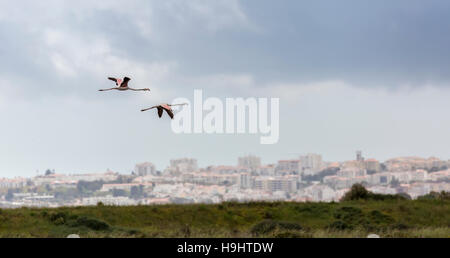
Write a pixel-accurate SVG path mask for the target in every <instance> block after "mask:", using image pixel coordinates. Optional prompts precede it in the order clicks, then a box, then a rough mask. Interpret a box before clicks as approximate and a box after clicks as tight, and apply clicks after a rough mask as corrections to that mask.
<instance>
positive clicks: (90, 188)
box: [77, 180, 104, 193]
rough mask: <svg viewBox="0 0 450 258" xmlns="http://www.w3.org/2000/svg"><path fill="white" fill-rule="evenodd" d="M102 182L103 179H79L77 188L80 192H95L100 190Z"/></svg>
mask: <svg viewBox="0 0 450 258" xmlns="http://www.w3.org/2000/svg"><path fill="white" fill-rule="evenodd" d="M103 184H104V182H103V180H96V181H92V182H90V181H84V180H80V181H78V183H77V189H78V191H79V192H80V193H86V192H95V191H98V190H100V189H101V188H102V186H103Z"/></svg>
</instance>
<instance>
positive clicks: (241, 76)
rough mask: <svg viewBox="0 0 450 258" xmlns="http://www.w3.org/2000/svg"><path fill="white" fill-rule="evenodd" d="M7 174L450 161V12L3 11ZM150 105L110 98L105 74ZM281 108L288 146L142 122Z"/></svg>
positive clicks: (252, 3) (186, 5)
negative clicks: (139, 166) (194, 104)
mask: <svg viewBox="0 0 450 258" xmlns="http://www.w3.org/2000/svg"><path fill="white" fill-rule="evenodd" d="M0 38H1V44H0V58H1V61H0V121H1V127H0V177H13V176H34V175H36V171H37V170H39V172H40V173H43V172H44V171H45V169H47V168H50V169H55V170H56V171H57V172H59V173H87V172H103V171H105V170H106V169H107V168H109V169H111V170H114V171H119V172H121V173H130V172H131V171H132V170H133V168H134V164H135V163H137V162H144V161H150V162H153V163H154V164H156V166H157V169H159V170H162V169H164V168H165V167H166V166H167V165H168V163H169V160H170V159H172V158H179V157H193V158H197V159H198V160H199V165H201V166H206V165H210V164H215V165H220V164H230V165H233V164H236V163H237V157H238V156H240V155H244V154H254V155H258V156H261V157H262V161H263V163H273V162H276V161H277V160H279V159H293V158H297V157H298V155H300V154H303V153H309V152H314V153H320V154H322V155H323V158H324V159H325V160H328V161H341V160H350V159H353V158H354V155H355V151H356V150H362V151H363V155H364V156H365V157H367V158H377V159H379V160H385V159H388V158H391V157H396V156H410V155H418V156H423V157H429V156H436V157H439V158H442V159H448V158H450V147H449V146H450V134H449V132H450V118H449V117H450V115H449V114H448V113H449V111H450V101H449V100H450V51H449V46H450V2H449V1H446V0H442V1H434V0H428V1H423V0H396V1H392V0H390V1H387V0H386V1H384V0H379V1H372V0H370V1H369V0H367V1H363V0H355V1H297V0H292V1H288V0H285V1H266V0H247V1H237V0H236V1H235V0H214V1H212V0H211V1H206V0H203V1H200V0H189V1H181V0H179V1H175V0H164V1H148V0H145V1H144V0H142V1H137V0H136V1H130V0H128V1H114V0H109V1H101V2H100V1H68V0H67V1H63V0H44V1H31V0H30V1H25V0H22V1H7V0H0ZM125 75H127V76H129V77H131V78H132V81H131V82H130V86H134V87H136V88H140V87H149V88H151V90H152V91H151V92H150V93H148V92H98V91H97V89H99V88H106V87H110V86H113V85H112V84H111V82H110V81H108V80H107V79H106V77H108V76H118V77H121V76H125ZM194 89H203V94H204V95H205V97H208V96H210V97H218V98H220V99H225V98H226V97H261V96H265V97H279V98H280V110H281V120H280V140H279V142H278V144H274V145H260V143H259V136H258V135H203V134H202V135H183V134H181V135H177V134H174V133H172V131H171V129H170V121H169V120H168V119H167V117H165V118H166V119H158V118H157V116H156V114H155V113H153V112H146V113H141V112H140V111H139V110H140V109H141V108H144V107H148V106H151V105H154V104H158V103H161V102H171V101H172V100H173V99H174V98H176V97H185V98H188V99H192V98H193V90H194Z"/></svg>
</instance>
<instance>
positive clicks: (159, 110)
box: [158, 107, 163, 118]
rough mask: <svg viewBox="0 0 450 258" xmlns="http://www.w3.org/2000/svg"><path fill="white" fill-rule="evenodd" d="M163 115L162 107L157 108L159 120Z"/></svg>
mask: <svg viewBox="0 0 450 258" xmlns="http://www.w3.org/2000/svg"><path fill="white" fill-rule="evenodd" d="M162 114H163V108H162V107H158V116H159V117H160V118H161V117H162Z"/></svg>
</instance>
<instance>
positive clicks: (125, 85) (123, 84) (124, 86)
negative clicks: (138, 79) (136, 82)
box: [99, 77, 150, 91]
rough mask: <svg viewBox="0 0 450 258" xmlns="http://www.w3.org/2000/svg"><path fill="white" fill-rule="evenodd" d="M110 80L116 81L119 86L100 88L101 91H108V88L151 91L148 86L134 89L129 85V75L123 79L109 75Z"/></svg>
mask: <svg viewBox="0 0 450 258" xmlns="http://www.w3.org/2000/svg"><path fill="white" fill-rule="evenodd" d="M108 79H109V80H111V81H114V82H115V83H116V85H117V86H119V87H115V88H110V89H100V90H99V91H107V90H121V91H124V90H134V91H150V89H148V88H144V89H133V88H130V87H128V82H129V81H130V80H131V79H130V78H128V77H123V79H118V78H113V77H108Z"/></svg>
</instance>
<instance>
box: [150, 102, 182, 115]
mask: <svg viewBox="0 0 450 258" xmlns="http://www.w3.org/2000/svg"><path fill="white" fill-rule="evenodd" d="M183 105H187V103H183V104H172V105H171V104H161V105H157V106H153V107H149V108H145V109H142V110H141V111H142V112H144V111H147V110H150V109H153V108H156V109H158V116H159V117H160V118H161V116H162V115H163V112H164V110H165V111H166V112H167V114H168V115H169V116H170V119H173V116H174V115H173V111H172V106H183Z"/></svg>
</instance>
